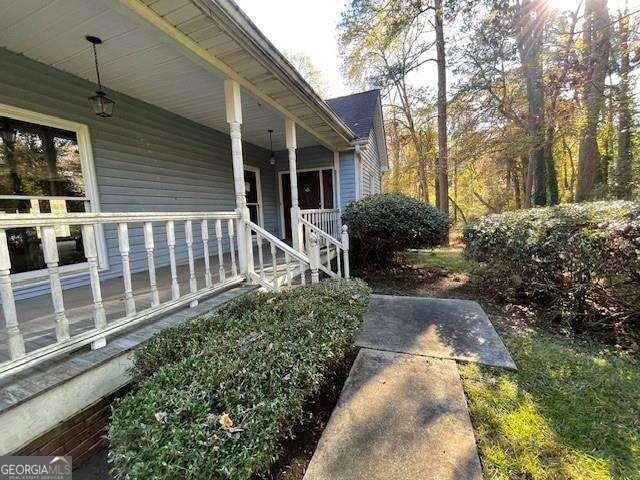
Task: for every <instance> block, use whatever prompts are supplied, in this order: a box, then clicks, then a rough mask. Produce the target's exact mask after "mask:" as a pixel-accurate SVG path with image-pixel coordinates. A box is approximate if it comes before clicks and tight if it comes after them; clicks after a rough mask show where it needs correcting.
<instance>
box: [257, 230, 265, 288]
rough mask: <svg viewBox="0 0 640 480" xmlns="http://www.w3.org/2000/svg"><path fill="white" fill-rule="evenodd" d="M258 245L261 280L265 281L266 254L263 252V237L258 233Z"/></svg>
mask: <svg viewBox="0 0 640 480" xmlns="http://www.w3.org/2000/svg"><path fill="white" fill-rule="evenodd" d="M256 241H257V244H258V262H260V278H262V279H264V252H263V251H262V235H260V234H259V233H256Z"/></svg>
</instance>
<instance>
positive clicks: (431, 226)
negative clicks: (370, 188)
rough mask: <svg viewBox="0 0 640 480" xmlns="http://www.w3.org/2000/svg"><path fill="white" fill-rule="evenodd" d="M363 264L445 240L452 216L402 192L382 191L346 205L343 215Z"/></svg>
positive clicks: (353, 248) (386, 258) (374, 262)
mask: <svg viewBox="0 0 640 480" xmlns="http://www.w3.org/2000/svg"><path fill="white" fill-rule="evenodd" d="M342 219H343V221H344V222H345V223H346V224H347V225H348V226H349V238H350V240H351V247H352V250H353V255H354V257H355V260H354V263H356V265H357V264H358V263H359V264H361V265H368V264H385V263H387V262H388V261H389V260H391V259H392V258H393V256H394V255H395V254H396V253H398V252H402V251H404V250H407V249H409V248H429V247H435V246H438V245H440V244H441V243H442V241H443V240H444V238H445V237H446V235H447V233H448V232H449V228H450V227H451V219H450V218H449V217H448V216H446V215H445V214H443V213H442V212H440V211H439V210H438V209H437V208H435V207H433V206H431V205H429V204H427V203H425V202H422V201H420V200H416V199H415V198H411V197H407V196H406V195H402V194H400V193H380V194H377V195H370V196H367V197H364V198H363V199H361V200H358V201H357V202H352V203H350V204H349V205H347V208H346V209H345V213H344V215H343V216H342Z"/></svg>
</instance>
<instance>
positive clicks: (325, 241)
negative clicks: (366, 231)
mask: <svg viewBox="0 0 640 480" xmlns="http://www.w3.org/2000/svg"><path fill="white" fill-rule="evenodd" d="M300 225H301V227H302V234H303V238H304V239H306V243H305V245H306V248H307V254H308V255H309V256H311V255H312V254H313V255H317V256H318V268H319V270H320V271H322V272H324V273H326V274H327V275H329V276H330V277H332V278H340V277H344V278H349V234H348V230H347V226H346V225H343V226H342V228H341V229H340V240H337V239H336V238H335V237H334V236H333V235H330V234H329V233H328V232H326V231H324V230H322V229H321V228H319V227H317V226H316V225H314V224H312V223H311V222H309V221H307V220H305V219H304V218H303V217H302V216H301V217H300ZM320 258H322V260H323V261H320ZM333 259H335V260H336V263H335V265H336V267H335V270H334V269H333Z"/></svg>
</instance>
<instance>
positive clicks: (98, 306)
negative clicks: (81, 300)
mask: <svg viewBox="0 0 640 480" xmlns="http://www.w3.org/2000/svg"><path fill="white" fill-rule="evenodd" d="M82 244H83V246H84V256H85V257H86V259H87V263H88V264H89V279H90V282H91V293H92V295H93V308H94V312H95V313H94V315H95V326H96V329H98V330H102V329H103V328H105V327H106V326H107V314H106V313H105V311H104V305H103V304H102V291H101V288H100V274H99V273H98V249H97V247H96V235H95V230H94V227H93V225H82ZM106 344H107V337H100V338H97V339H95V340H94V341H93V342H91V348H92V349H93V350H95V349H98V348H102V347H104V346H105V345H106Z"/></svg>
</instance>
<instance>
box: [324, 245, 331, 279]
mask: <svg viewBox="0 0 640 480" xmlns="http://www.w3.org/2000/svg"><path fill="white" fill-rule="evenodd" d="M324 244H325V245H326V247H327V249H326V254H327V269H328V270H329V271H331V255H330V254H331V242H330V241H329V239H328V238H325V239H324Z"/></svg>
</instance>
